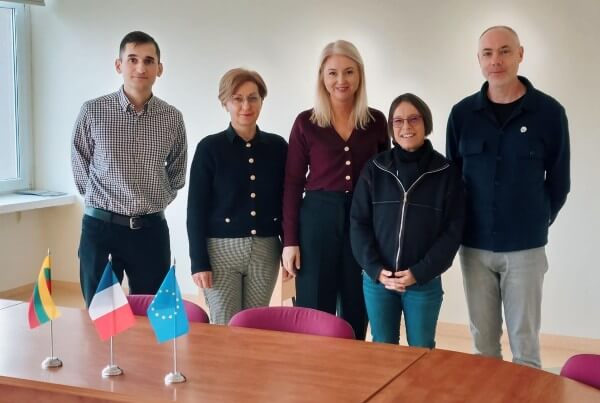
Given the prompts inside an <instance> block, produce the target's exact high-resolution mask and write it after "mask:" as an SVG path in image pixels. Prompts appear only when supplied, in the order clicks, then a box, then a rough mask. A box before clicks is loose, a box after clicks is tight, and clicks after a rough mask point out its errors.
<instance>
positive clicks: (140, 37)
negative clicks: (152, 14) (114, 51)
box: [119, 31, 160, 62]
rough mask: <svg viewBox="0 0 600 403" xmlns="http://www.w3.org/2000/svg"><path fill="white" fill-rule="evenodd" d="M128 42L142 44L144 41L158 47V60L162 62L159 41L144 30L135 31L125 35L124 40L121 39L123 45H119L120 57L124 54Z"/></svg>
mask: <svg viewBox="0 0 600 403" xmlns="http://www.w3.org/2000/svg"><path fill="white" fill-rule="evenodd" d="M128 43H133V44H135V45H140V44H144V43H151V44H153V45H154V47H155V48H156V56H157V57H158V61H159V62H160V48H159V47H158V43H156V41H155V40H154V38H153V37H151V36H150V35H148V34H147V33H145V32H142V31H133V32H130V33H128V34H127V35H125V37H124V38H123V40H121V45H120V46H119V57H121V56H122V54H123V51H124V50H125V47H126V46H127V44H128Z"/></svg>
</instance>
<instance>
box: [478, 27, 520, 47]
mask: <svg viewBox="0 0 600 403" xmlns="http://www.w3.org/2000/svg"><path fill="white" fill-rule="evenodd" d="M498 30H502V31H505V32H506V33H508V34H509V35H510V36H512V37H513V39H514V40H515V43H516V45H517V46H521V41H520V40H519V35H518V34H517V31H515V30H514V29H512V28H511V27H509V26H507V25H494V26H493V27H489V28H488V29H486V30H485V31H483V32H482V33H481V35H480V36H479V41H480V42H481V40H482V39H483V37H484V36H486V35H487V34H488V33H491V32H492V31H498Z"/></svg>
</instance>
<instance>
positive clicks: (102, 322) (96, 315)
mask: <svg viewBox="0 0 600 403" xmlns="http://www.w3.org/2000/svg"><path fill="white" fill-rule="evenodd" d="M88 311H89V314H90V318H91V319H92V321H93V322H94V326H95V327H96V331H97V332H98V335H99V336H100V339H101V340H102V341H105V340H108V339H110V364H109V365H107V366H106V367H104V369H103V370H102V377H104V378H106V377H109V376H116V375H121V374H122V373H123V370H122V369H121V368H119V366H118V365H117V364H115V361H114V350H113V336H115V335H117V334H119V333H121V332H123V331H125V330H127V329H128V328H130V327H131V326H133V325H134V324H135V317H134V316H133V312H132V311H131V307H130V306H129V302H128V301H127V297H126V296H125V293H124V292H123V289H122V288H121V284H120V283H119V281H118V280H117V276H115V273H114V272H113V269H112V255H110V254H109V255H108V262H107V263H106V267H105V268H104V273H102V278H100V282H99V283H98V287H97V288H96V293H95V294H94V296H93V297H92V301H91V302H90V306H89V307H88Z"/></svg>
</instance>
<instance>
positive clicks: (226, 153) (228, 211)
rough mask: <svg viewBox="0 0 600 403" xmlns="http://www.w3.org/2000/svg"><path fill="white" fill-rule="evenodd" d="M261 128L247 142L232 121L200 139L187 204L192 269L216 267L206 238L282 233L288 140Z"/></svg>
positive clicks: (194, 271)
mask: <svg viewBox="0 0 600 403" xmlns="http://www.w3.org/2000/svg"><path fill="white" fill-rule="evenodd" d="M256 130H257V132H256V136H255V137H254V139H252V140H251V141H250V142H245V141H244V140H242V138H241V137H239V136H238V135H237V133H236V132H235V130H234V129H233V127H231V125H230V126H229V128H228V129H227V130H225V131H223V132H221V133H217V134H213V135H211V136H207V137H205V138H204V139H202V140H201V141H200V143H198V147H197V148H196V153H195V154H194V159H193V161H192V168H191V170H190V189H189V193H188V206H187V229H188V237H189V242H190V257H191V261H192V273H197V272H199V271H208V270H211V266H210V261H209V257H208V250H207V245H206V239H207V238H243V237H249V236H261V237H269V236H279V235H281V204H282V197H283V177H284V173H285V159H286V155H287V143H286V141H285V140H284V139H283V137H281V136H278V135H276V134H271V133H266V132H263V131H260V129H258V128H257V129H256Z"/></svg>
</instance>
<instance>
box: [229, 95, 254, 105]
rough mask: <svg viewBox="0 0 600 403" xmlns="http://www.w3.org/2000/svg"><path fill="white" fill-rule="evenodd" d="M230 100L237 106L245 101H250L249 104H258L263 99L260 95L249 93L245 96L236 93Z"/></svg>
mask: <svg viewBox="0 0 600 403" xmlns="http://www.w3.org/2000/svg"><path fill="white" fill-rule="evenodd" d="M229 100H230V101H231V103H232V104H234V105H235V106H242V105H243V104H244V101H245V102H248V104H249V105H256V104H258V103H259V102H260V101H261V98H260V97H259V96H258V95H249V96H247V97H245V98H244V97H243V96H241V95H234V96H232V97H231V98H230V99H229Z"/></svg>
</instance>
